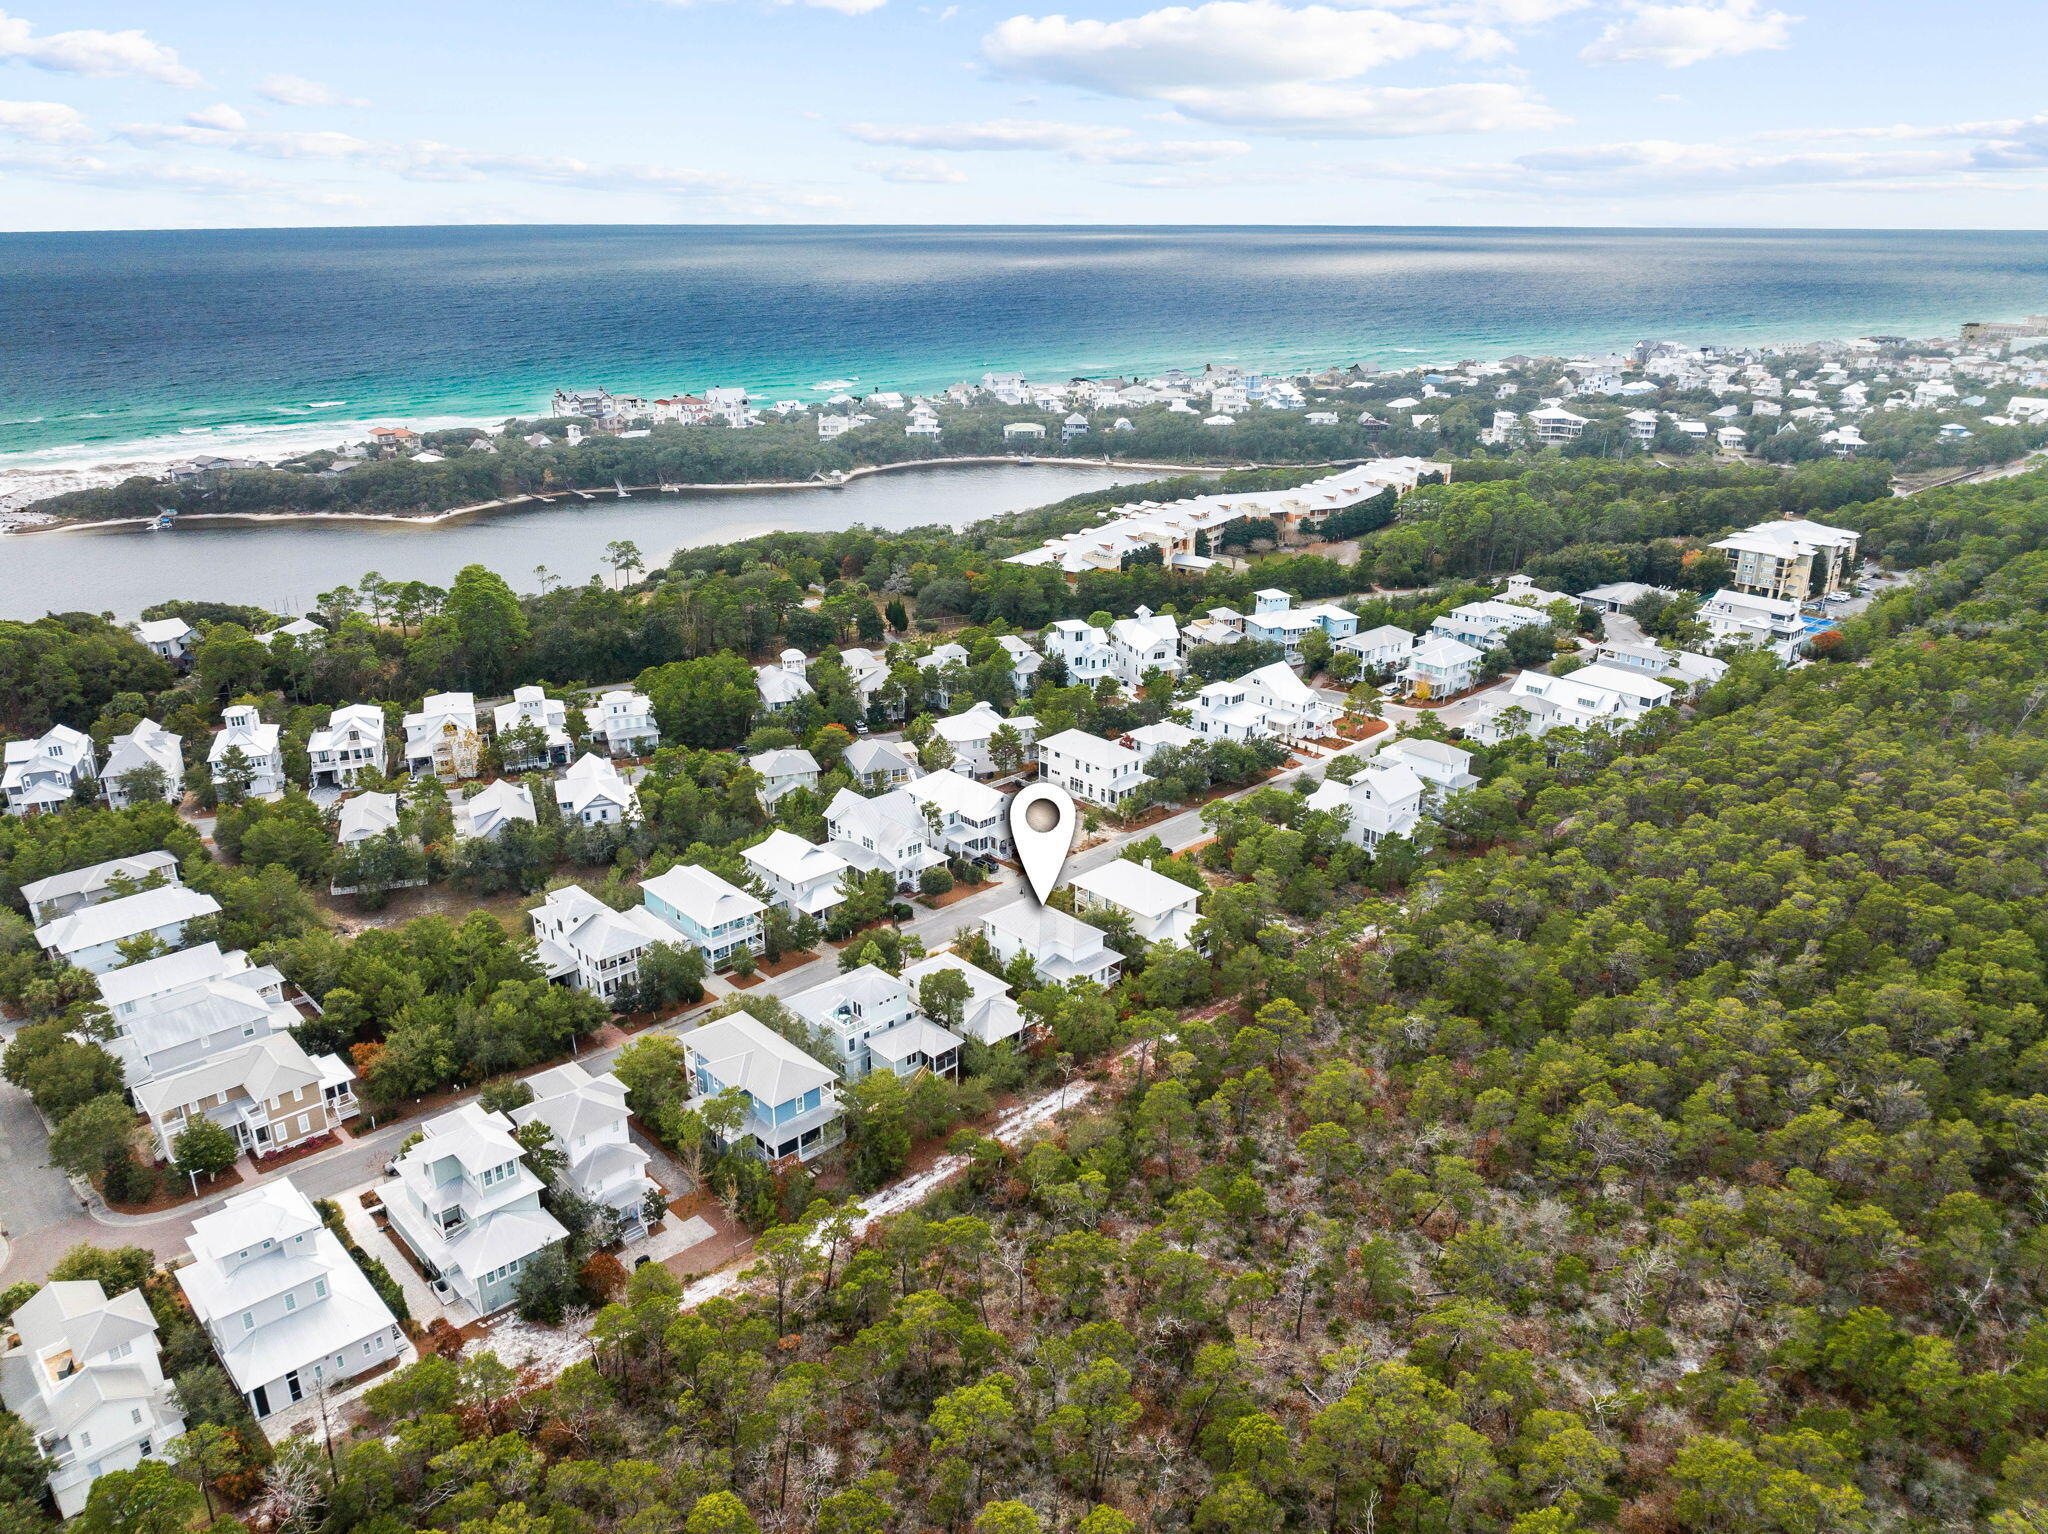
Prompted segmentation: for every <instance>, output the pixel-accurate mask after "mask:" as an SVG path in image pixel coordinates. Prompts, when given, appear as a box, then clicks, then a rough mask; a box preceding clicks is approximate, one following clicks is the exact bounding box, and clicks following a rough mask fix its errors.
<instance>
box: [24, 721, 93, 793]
mask: <svg viewBox="0 0 2048 1534" xmlns="http://www.w3.org/2000/svg"><path fill="white" fill-rule="evenodd" d="M97 773H98V764H97V760H96V758H95V755H94V752H93V748H92V738H91V737H90V736H87V735H83V734H80V733H79V732H78V731H77V730H74V729H72V728H71V726H70V725H68V724H53V725H51V726H50V728H49V729H48V730H47V731H45V732H44V733H43V734H42V735H40V736H38V737H37V738H36V739H34V740H10V741H9V742H7V750H6V769H5V772H4V773H0V793H4V794H5V795H6V796H7V813H8V814H10V815H38V814H41V813H43V812H44V811H46V810H61V809H63V808H64V807H65V806H66V805H68V804H70V803H71V796H72V793H73V791H74V790H75V789H76V788H77V786H78V785H79V784H80V783H83V782H86V781H88V780H90V779H92V778H94V777H95V776H96V775H97Z"/></svg>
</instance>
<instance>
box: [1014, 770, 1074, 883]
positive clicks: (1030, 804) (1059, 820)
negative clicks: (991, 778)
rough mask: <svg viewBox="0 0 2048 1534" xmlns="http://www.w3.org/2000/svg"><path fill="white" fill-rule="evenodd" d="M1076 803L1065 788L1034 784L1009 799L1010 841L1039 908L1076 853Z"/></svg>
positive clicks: (1047, 784) (1048, 784)
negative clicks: (1074, 851) (1015, 846)
mask: <svg viewBox="0 0 2048 1534" xmlns="http://www.w3.org/2000/svg"><path fill="white" fill-rule="evenodd" d="M1077 819H1078V817H1077V816H1076V814H1075V812H1074V800H1073V796H1072V795H1070V794H1069V793H1068V792H1067V791H1066V790H1065V789H1064V788H1060V787H1057V786H1055V785H1054V784H1051V783H1033V784H1032V785H1031V786H1030V787H1029V788H1022V789H1019V790H1018V791H1017V793H1016V795H1015V796H1014V797H1013V798H1012V799H1011V800H1010V840H1011V841H1013V842H1015V843H1016V844H1017V861H1018V862H1020V863H1022V864H1023V865H1024V877H1025V878H1027V879H1029V880H1030V881H1031V893H1032V894H1034V895H1036V896H1037V897H1038V903H1039V904H1040V905H1044V904H1045V897H1046V896H1048V895H1050V894H1051V893H1052V890H1053V886H1054V885H1056V884H1058V883H1059V882H1060V870H1061V869H1062V868H1064V867H1065V866H1066V863H1067V854H1068V853H1069V852H1071V851H1073V850H1074V825H1075V822H1076V820H1077Z"/></svg>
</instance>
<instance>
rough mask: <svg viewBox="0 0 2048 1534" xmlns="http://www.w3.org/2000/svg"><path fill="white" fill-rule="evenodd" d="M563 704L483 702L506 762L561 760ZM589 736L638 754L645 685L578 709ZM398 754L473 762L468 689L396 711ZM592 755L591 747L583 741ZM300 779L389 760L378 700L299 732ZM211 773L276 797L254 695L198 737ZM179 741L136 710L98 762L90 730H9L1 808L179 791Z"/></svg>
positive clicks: (653, 733)
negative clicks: (508, 755)
mask: <svg viewBox="0 0 2048 1534" xmlns="http://www.w3.org/2000/svg"><path fill="white" fill-rule="evenodd" d="M567 712H568V710H567V705H566V704H564V703H562V702H560V701H559V700H556V699H550V698H548V697H546V696H545V694H544V693H543V692H542V690H541V689H540V688H538V687H522V688H519V689H518V690H517V691H516V692H515V693H514V694H513V697H512V699H511V701H509V702H507V703H504V704H501V705H499V706H498V707H497V708H496V709H495V710H494V712H493V725H494V733H495V734H496V735H497V737H498V738H499V739H501V740H502V741H505V742H506V743H507V744H508V745H511V746H513V747H514V754H515V755H516V756H517V760H514V761H508V763H507V766H508V767H509V768H511V769H512V770H514V771H518V770H523V769H525V768H528V767H543V766H560V765H563V764H565V763H567V762H568V761H569V757H570V755H571V752H572V749H573V742H572V738H571V736H570V734H569V733H568V730H567V727H566V726H567ZM584 719H585V722H586V724H587V726H588V729H589V732H590V733H589V738H590V740H591V741H592V742H593V743H594V744H597V745H600V746H601V747H602V748H603V751H604V754H605V756H607V757H638V756H646V755H648V754H649V753H651V752H652V751H653V750H654V749H655V747H656V746H658V745H659V744H660V740H661V736H660V731H659V729H658V728H657V727H656V725H655V722H654V708H653V704H652V702H651V701H650V700H649V699H648V697H647V695H646V694H644V693H638V692H631V691H627V690H614V691H611V692H607V693H605V694H603V695H602V696H601V697H599V698H598V699H597V701H596V702H595V703H594V704H593V705H592V706H591V707H590V708H588V709H586V710H585V712H584ZM402 735H403V744H402V745H401V746H400V754H399V757H398V761H399V763H400V765H401V766H402V768H403V770H404V771H405V772H406V773H407V774H408V775H410V776H412V777H416V778H417V777H425V776H428V775H433V776H436V777H439V778H440V779H442V781H444V782H448V783H454V782H458V781H461V780H463V779H467V778H474V777H476V776H477V775H478V774H479V772H480V771H481V770H482V764H483V748H484V743H485V740H486V735H485V732H484V731H483V729H482V728H481V727H480V724H479V721H478V714H477V703H476V698H475V695H474V694H472V693H466V692H449V693H436V694H434V695H432V696H430V697H428V698H427V699H425V700H424V701H423V702H422V703H421V705H420V707H419V708H418V709H417V710H415V711H414V712H412V713H408V714H406V715H405V716H404V718H403V721H402ZM587 754H588V755H592V756H594V755H595V753H587ZM306 757H307V768H306V777H307V786H308V787H310V788H315V789H346V788H348V787H350V786H352V785H353V784H355V783H357V782H359V781H362V780H364V779H368V778H378V777H383V776H385V775H386V774H387V773H388V772H389V771H390V748H389V743H388V741H387V731H386V727H385V717H384V711H383V710H382V709H380V708H378V707H377V706H375V705H374V704H368V703H353V704H346V705H344V706H342V707H339V708H336V709H335V710H333V711H332V713H331V714H330V715H329V716H328V720H327V723H326V724H324V725H322V726H321V727H320V728H318V729H316V730H314V731H313V732H312V734H311V735H310V736H309V737H308V738H307V742H306ZM206 761H207V765H208V768H209V771H210V775H211V777H212V779H213V782H214V783H215V784H216V785H217V786H219V787H221V788H224V789H227V788H232V789H233V790H234V791H235V792H237V793H238V794H240V795H241V796H242V797H245V798H253V799H275V798H277V797H279V796H280V795H281V794H283V792H284V790H285V786H286V782H287V774H286V767H285V751H284V740H283V731H282V729H281V727H280V726H278V725H277V724H274V723H272V722H270V721H268V720H266V719H264V718H263V716H262V713H261V711H260V710H259V709H257V708H256V706H255V705H253V704H247V703H239V704H234V705H231V706H230V707H228V708H226V709H223V710H222V712H221V728H220V729H219V730H218V731H217V732H215V734H214V735H213V737H212V739H211V741H210V742H209V744H208V746H207V752H206ZM184 781H185V741H184V739H183V737H181V736H178V735H173V734H171V733H170V732H169V731H167V730H165V729H164V728H163V726H161V725H160V724H158V723H157V722H156V721H154V720H152V719H144V720H141V721H140V722H139V723H137V724H136V725H135V727H134V728H133V729H131V730H129V731H128V732H126V733H125V734H121V735H116V736H115V737H113V739H112V740H111V741H110V742H109V744H108V749H107V755H106V759H105V761H104V762H102V761H101V760H100V758H99V753H98V750H97V748H96V747H95V745H94V743H93V740H92V738H91V737H90V736H88V735H85V734H83V733H82V732H80V731H78V730H75V729H72V728H71V727H70V726H69V725H63V724H58V725H53V726H51V727H50V729H48V730H47V731H45V732H44V733H43V734H42V735H40V736H38V737H37V738H35V739H33V740H16V741H9V742H7V744H6V747H5V760H4V767H0V796H4V797H5V799H6V804H7V810H8V813H10V814H14V815H33V814H39V813H42V812H45V811H50V810H57V809H62V808H64V807H65V806H66V805H69V804H73V803H76V802H77V801H78V799H79V797H80V796H81V794H86V795H90V796H93V797H99V798H104V799H105V800H106V801H107V802H108V803H109V804H110V805H112V806H113V807H114V808H116V809H121V808H125V807H126V806H127V805H129V804H131V803H133V802H135V801H136V799H137V798H138V797H140V796H145V795H148V796H153V797H157V798H161V799H164V800H167V801H169V802H171V803H176V802H177V801H178V799H179V798H180V797H181V796H182V795H183V793H184Z"/></svg>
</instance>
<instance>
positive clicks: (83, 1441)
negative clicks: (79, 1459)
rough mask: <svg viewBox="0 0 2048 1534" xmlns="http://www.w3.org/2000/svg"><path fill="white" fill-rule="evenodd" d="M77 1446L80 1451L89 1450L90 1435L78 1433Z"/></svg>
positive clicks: (90, 1444)
mask: <svg viewBox="0 0 2048 1534" xmlns="http://www.w3.org/2000/svg"><path fill="white" fill-rule="evenodd" d="M78 1446H79V1447H80V1448H81V1449H90V1448H91V1447H92V1434H90V1433H80V1434H79V1435H78Z"/></svg>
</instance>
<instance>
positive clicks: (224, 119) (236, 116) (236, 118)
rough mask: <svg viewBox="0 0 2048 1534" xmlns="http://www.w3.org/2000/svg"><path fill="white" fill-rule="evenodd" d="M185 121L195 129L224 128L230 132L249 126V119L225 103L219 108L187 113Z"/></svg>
mask: <svg viewBox="0 0 2048 1534" xmlns="http://www.w3.org/2000/svg"><path fill="white" fill-rule="evenodd" d="M185 121H186V122H187V123H189V124H190V125H191V126H193V127H195V128H224V129H227V130H229V131H238V130H240V129H243V128H246V127H248V126H249V119H248V118H246V117H244V116H243V115H242V114H241V113H240V112H237V111H236V110H235V109H234V108H233V107H231V106H229V105H228V104H227V103H226V102H225V101H223V102H221V103H220V104H219V105H217V106H210V107H202V108H200V109H199V110H198V111H197V112H187V113H186V114H185Z"/></svg>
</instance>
